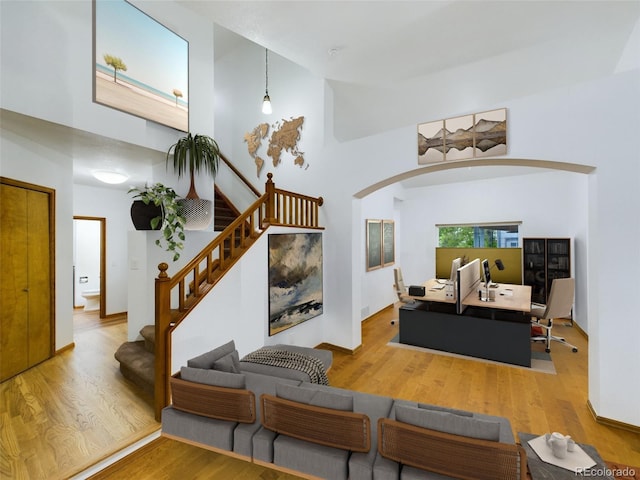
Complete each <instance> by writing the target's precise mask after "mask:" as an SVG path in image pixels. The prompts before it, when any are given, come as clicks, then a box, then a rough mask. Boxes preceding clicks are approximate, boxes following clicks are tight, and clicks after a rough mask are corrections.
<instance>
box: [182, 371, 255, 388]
mask: <svg viewBox="0 0 640 480" xmlns="http://www.w3.org/2000/svg"><path fill="white" fill-rule="evenodd" d="M180 378H182V380H186V381H188V382H196V383H204V384H206V385H213V386H214V387H227V388H245V385H246V375H244V374H243V373H230V372H223V371H219V370H209V369H205V368H192V367H182V368H181V369H180Z"/></svg>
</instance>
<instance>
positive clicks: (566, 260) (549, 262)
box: [522, 238, 571, 303]
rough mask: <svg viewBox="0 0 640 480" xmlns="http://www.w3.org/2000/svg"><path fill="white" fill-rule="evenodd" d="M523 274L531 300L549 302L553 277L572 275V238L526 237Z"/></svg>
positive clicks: (524, 240) (524, 241) (523, 253)
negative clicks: (529, 290)
mask: <svg viewBox="0 0 640 480" xmlns="http://www.w3.org/2000/svg"><path fill="white" fill-rule="evenodd" d="M522 275H523V283H524V284H525V285H531V301H532V302H534V303H547V300H548V297H549V292H550V290H551V282H553V279H554V278H568V277H571V239H569V238H524V239H523V252H522Z"/></svg>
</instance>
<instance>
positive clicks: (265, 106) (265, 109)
mask: <svg viewBox="0 0 640 480" xmlns="http://www.w3.org/2000/svg"><path fill="white" fill-rule="evenodd" d="M272 111H273V110H272V108H271V99H270V98H269V50H268V49H266V48H265V49H264V98H263V99H262V113H265V114H267V115H269V114H270V113H271V112H272Z"/></svg>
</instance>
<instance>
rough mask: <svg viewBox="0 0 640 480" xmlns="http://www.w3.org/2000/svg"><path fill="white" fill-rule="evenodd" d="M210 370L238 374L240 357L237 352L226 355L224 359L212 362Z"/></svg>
mask: <svg viewBox="0 0 640 480" xmlns="http://www.w3.org/2000/svg"><path fill="white" fill-rule="evenodd" d="M211 368H212V369H213V370H220V371H222V372H229V373H240V356H239V355H238V352H237V350H234V351H233V352H231V353H227V354H226V355H225V356H224V357H221V358H219V359H218V360H216V361H215V362H213V365H212V366H211Z"/></svg>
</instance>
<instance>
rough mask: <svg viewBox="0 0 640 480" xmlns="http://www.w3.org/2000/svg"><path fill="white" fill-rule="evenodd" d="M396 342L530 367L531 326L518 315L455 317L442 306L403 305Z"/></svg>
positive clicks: (479, 312)
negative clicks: (397, 340)
mask: <svg viewBox="0 0 640 480" xmlns="http://www.w3.org/2000/svg"><path fill="white" fill-rule="evenodd" d="M454 308H455V307H454ZM485 315H492V316H494V317H495V318H486V317H485ZM399 341H400V343H405V344H408V345H416V346H418V347H425V348H432V349H434V350H442V351H445V352H451V353H458V354H460V355H469V356H472V357H478V358H484V359H487V360H495V361H498V362H504V363H511V364H514V365H521V366H524V367H531V324H530V321H529V319H528V317H526V316H525V315H522V314H520V313H510V312H502V311H499V312H491V313H489V311H485V310H484V309H475V310H472V309H469V308H468V309H467V310H466V311H465V313H464V314H462V315H458V314H456V313H455V311H451V309H447V308H446V306H445V307H443V306H442V304H437V303H428V302H416V303H414V304H406V305H404V306H402V307H401V308H400V335H399Z"/></svg>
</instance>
